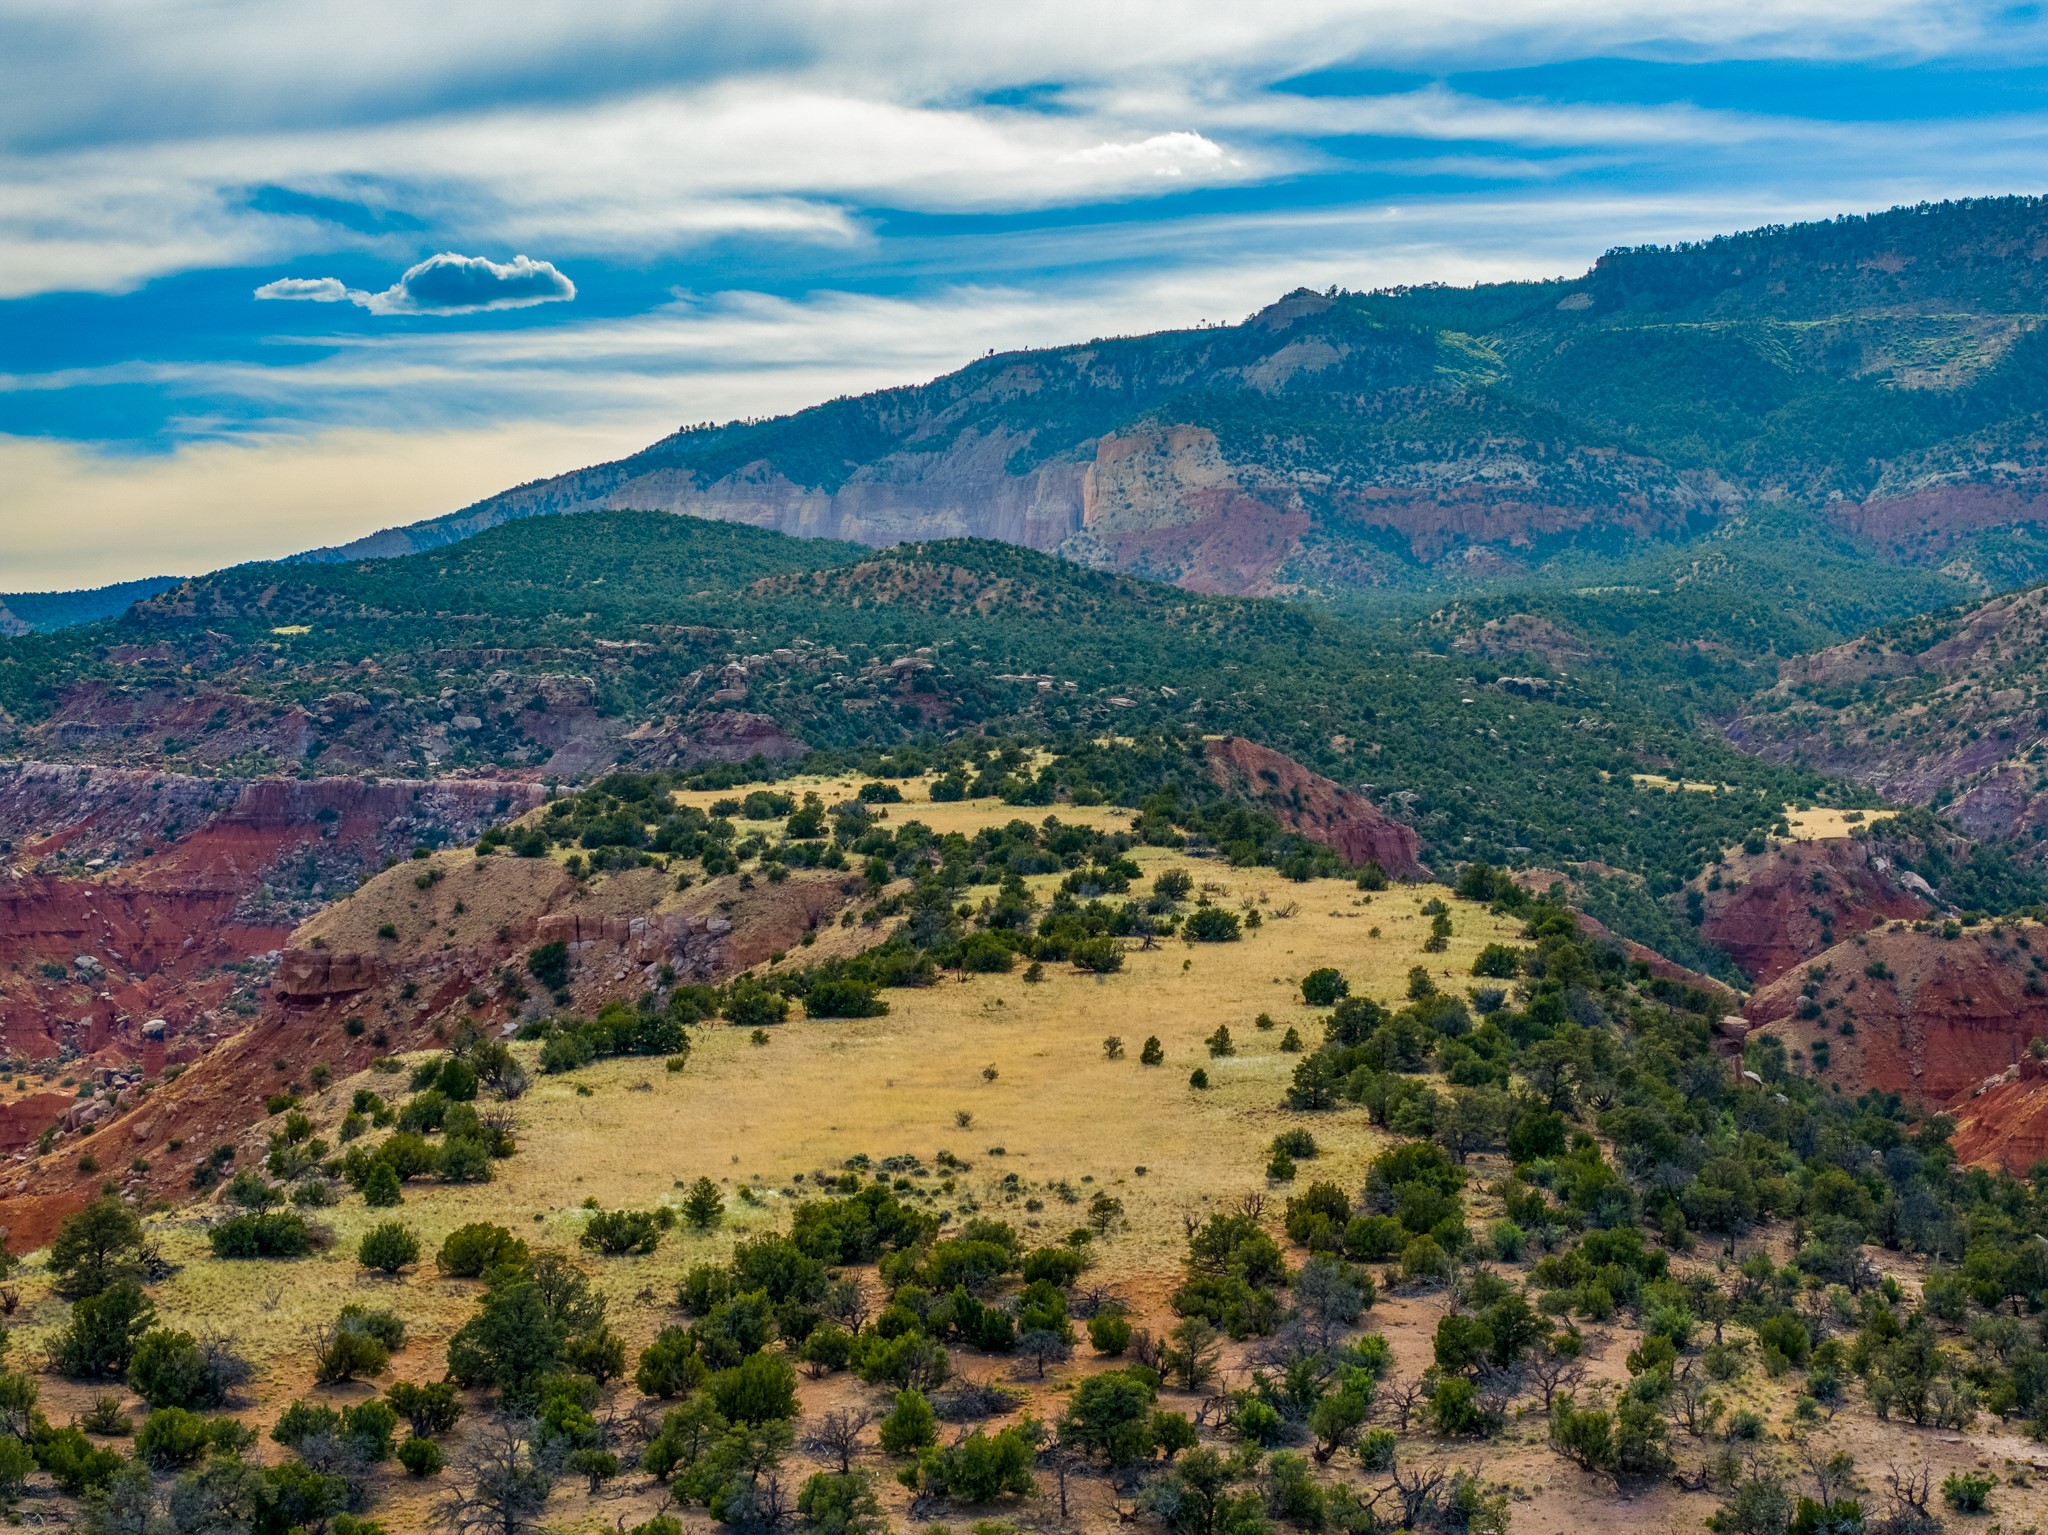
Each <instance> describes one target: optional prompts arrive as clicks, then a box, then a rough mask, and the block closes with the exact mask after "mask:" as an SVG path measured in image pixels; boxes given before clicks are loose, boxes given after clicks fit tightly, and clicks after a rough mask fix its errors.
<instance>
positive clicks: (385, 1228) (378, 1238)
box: [356, 1221, 420, 1274]
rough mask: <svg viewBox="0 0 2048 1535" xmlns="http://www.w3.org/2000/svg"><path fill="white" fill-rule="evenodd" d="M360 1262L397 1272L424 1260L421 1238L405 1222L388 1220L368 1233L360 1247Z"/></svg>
mask: <svg viewBox="0 0 2048 1535" xmlns="http://www.w3.org/2000/svg"><path fill="white" fill-rule="evenodd" d="M356 1261H357V1262H358V1263H360V1264H361V1265H362V1266H363V1267H364V1268H366V1269H376V1270H377V1271H378V1272H379V1273H384V1274H396V1273H397V1272H398V1271H399V1270H400V1269H402V1268H404V1267H405V1266H406V1265H407V1264H411V1263H417V1262H419V1261H420V1239H419V1238H418V1237H417V1236H415V1235H414V1234H413V1230H412V1228H411V1227H410V1226H408V1225H406V1224H405V1223H404V1222H403V1221H384V1222H382V1223H381V1224H379V1225H376V1226H373V1227H372V1228H371V1229H370V1230H369V1231H368V1232H366V1233H365V1234H364V1236H363V1240H362V1241H361V1243H359V1244H358V1245H357V1247H356Z"/></svg>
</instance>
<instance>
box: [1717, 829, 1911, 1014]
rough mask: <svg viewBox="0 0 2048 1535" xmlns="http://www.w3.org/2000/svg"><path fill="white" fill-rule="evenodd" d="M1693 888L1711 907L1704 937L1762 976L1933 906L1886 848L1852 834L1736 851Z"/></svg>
mask: <svg viewBox="0 0 2048 1535" xmlns="http://www.w3.org/2000/svg"><path fill="white" fill-rule="evenodd" d="M1913 878H1917V876H1913ZM1710 879H1712V880H1713V881H1715V882H1716V883H1715V885H1714V887H1713V888H1709V880H1710ZM1693 889H1695V890H1696V891H1698V892H1699V895H1700V900H1701V909H1702V911H1703V912H1704V913H1705V920H1704V921H1702V922H1701V923H1700V936H1701V937H1702V938H1705V939H1706V940H1707V941H1708V942H1710V943H1713V944H1715V945H1717V946H1718V947H1720V948H1721V949H1722V950H1723V951H1724V952H1725V953H1726V954H1727V955H1728V957H1729V958H1730V959H1732V960H1734V961H1735V963H1736V964H1737V965H1738V966H1739V967H1740V968H1741V970H1742V973H1743V974H1744V975H1747V976H1748V977H1749V978H1750V979H1751V980H1753V981H1757V982H1759V983H1767V982H1770V981H1774V980H1776V979H1777V978H1778V977H1779V976H1781V975H1783V974H1784V973H1785V972H1786V971H1787V970H1790V969H1792V968H1794V967H1795V966H1797V965H1799V964H1802V963H1804V962H1805V961H1806V960H1808V959H1810V958H1812V957H1813V956H1814V955H1816V954H1819V953H1820V952H1821V951H1822V950H1824V949H1827V948H1829V947H1831V946H1832V945H1834V944H1835V943H1836V942H1837V941H1838V940H1840V939H1843V938H1847V937H1849V936H1850V935H1851V934H1852V933H1860V932H1863V931H1865V930H1866V929H1869V928H1872V927H1875V926H1877V925H1878V924H1879V923H1881V922H1889V921H1897V920H1906V921H1912V920H1915V919H1917V918H1920V917H1924V916H1926V915H1927V914H1928V913H1929V912H1930V911H1932V910H1933V909H1934V908H1933V906H1932V905H1931V904H1930V903H1929V902H1928V901H1927V900H1926V899H1924V898H1923V897H1922V896H1921V895H1920V894H1919V893H1918V892H1916V891H1915V890H1913V889H1912V888H1910V885H1909V884H1908V883H1907V882H1906V880H1905V879H1902V877H1901V875H1900V872H1899V871H1898V869H1897V868H1896V866H1895V864H1894V863H1893V861H1892V860H1891V859H1890V858H1889V857H1888V856H1887V855H1886V854H1885V853H1883V852H1881V851H1879V850H1878V849H1877V848H1876V847H1874V846H1872V845H1870V844H1869V843H1866V842H1862V841H1858V840H1856V839H1854V838H1849V837H1832V838H1827V839H1825V840H1821V841H1812V842H1778V841H1773V842H1772V843H1771V844H1770V846H1768V847H1767V848H1766V849H1765V850H1764V851H1763V852H1761V853H1744V852H1741V851H1739V850H1738V851H1737V852H1734V853H1732V854H1730V855H1729V856H1728V860H1727V864H1726V866H1725V867H1722V868H1720V869H1717V870H1715V871H1714V874H1713V875H1712V876H1703V877H1701V878H1699V879H1696V880H1694V881H1693Z"/></svg>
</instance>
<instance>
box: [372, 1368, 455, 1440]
mask: <svg viewBox="0 0 2048 1535" xmlns="http://www.w3.org/2000/svg"><path fill="white" fill-rule="evenodd" d="M384 1400H385V1401H387V1402H389V1403H390V1404H391V1407H392V1410H393V1411H394V1412H396V1413H397V1414H398V1415H399V1416H400V1417H401V1418H403V1419H405V1421H406V1422H407V1423H408V1424H410V1425H411V1426H412V1432H413V1437H414V1438H416V1439H431V1438H433V1437H434V1436H435V1435H436V1434H445V1433H447V1432H448V1430H449V1429H451V1428H453V1427H455V1425H456V1423H457V1422H458V1421H459V1420H460V1419H461V1417H462V1398H461V1397H460V1396H458V1395H457V1394H456V1391H455V1387H454V1386H452V1385H451V1384H449V1383H448V1382H447V1381H445V1380H436V1381H428V1382H426V1383H424V1384H420V1383H416V1382H413V1381H409V1380H402V1381H399V1382H397V1383H396V1384H395V1385H393V1386H392V1388H391V1389H390V1390H389V1391H387V1392H385V1393H384Z"/></svg>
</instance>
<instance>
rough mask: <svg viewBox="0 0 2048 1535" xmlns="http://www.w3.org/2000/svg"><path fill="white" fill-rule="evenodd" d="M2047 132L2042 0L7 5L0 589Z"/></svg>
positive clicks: (192, 556)
mask: <svg viewBox="0 0 2048 1535" xmlns="http://www.w3.org/2000/svg"><path fill="white" fill-rule="evenodd" d="M2044 148H2048V21H2044V19H2043V17H2042V15H2041V12H2040V9H2039V7H2037V6H2033V5H2022V6H1973V5H1962V4H1926V3H1916V0H1859V3H1854V4H1850V3H1842V0H1792V3H1785V4H1776V5H1764V6H1759V5H1756V4H1754V3H1740V4H1738V3H1730V0H1721V3H1693V4H1686V3H1682V0H1681V3H1680V4H1677V5H1673V4H1669V3H1661V4H1649V3H1642V0H1570V3H1566V0H1539V3H1528V4H1524V3H1518V0H1490V3H1483V4H1482V3H1477V0H1447V3H1438V4H1432V5H1429V6H1417V5H1415V4H1413V3H1412V0H1401V3H1398V4H1397V3H1390V0H1369V3H1330V0H1293V3H1290V4H1287V5H1284V6H1252V5H1246V4H1243V3H1242V0H1228V3H1224V0H1181V3H1177V4H1171V5H1168V4H1154V3H1143V4H1119V3H1117V0H1090V3H1086V4H1082V3H1076V0H1049V3H1039V4H1033V3H1029V0H1019V3H1013V4H1009V5H1004V6H963V5H961V4H959V3H958V0H944V3H938V0H870V3H866V4H862V5H858V6H855V5H842V4H829V3H821V0H811V3H790V0H754V3H751V4H748V5H737V6H736V5H732V4H730V3H723V4H717V5H712V4H657V3H647V0H612V3H610V4H607V5H605V6H602V7H592V6H587V5H566V4H565V5H531V4H530V5H522V6H505V5H503V4H501V3H492V4H483V3H478V0H441V3H439V4H436V5H434V6H420V5H418V4H417V3H416V0H407V3H404V4H399V3H396V0H356V3H352V4H350V5H348V6H341V7H337V6H332V5H317V6H316V5H312V4H301V3H298V0H268V3H261V4H240V3H231V0H206V3H200V0H158V3H154V4H149V5H134V4H130V3H116V0H0V590H22V589H31V588H44V587H52V586H77V585H85V584H93V583H97V582H101V581H107V580H115V579H121V578H125V577H129V576H136V575H144V574H152V573H159V572H161V573H186V572H192V571H199V570H204V569H209V568H212V567H215V566H218V565H221V564H225V563H230V562H233V561H235V560H238V559H246V558H254V557H260V556H270V555H277V554H283V553H288V552H291V551H293V550H297V549H301V548H305V547H308V546H311V545H315V544H320V543H326V542H331V541H333V540H336V539H340V538H346V537H349V536H353V535H355V534H358V533H362V532H367V531H369V530H371V529H374V528H377V527H382V526H387V525H390V524H392V523H395V522H402V521H409V520H412V519H414V518H418V517H423V516H431V515H434V514H437V513H439V512H442V511H447V510H451V509H453V508H454V507H456V506H459V505H462V504H464V503H466V502H468V501H470V500H474V499H476V498H477V497H480V496H482V495H485V494H488V493H490V492H491V491H494V490H497V489H501V488H503V487H505V486H507V485H511V484H515V483H518V482H520V481H522V480H526V479H530V478H533V477H536V476H538V475H542V474H546V473H551V472H555V471H558V470H562V469H567V468H572V467H575V466H577V465H579V464H583V463H587V462H591V461H594V460H596V459H599V458H604V457H610V456H615V455H617V454H619V453H623V452H627V451H630V450H632V449H633V448H635V447H638V446H641V445H643V444H644V443H646V442H648V441H651V440H652V439H653V438H655V437H657V436H659V435H660V434H662V433H663V432H665V431H667V430H669V429H671V428H673V427H674V426H675V425H677V424H678V423H681V422H685V421H698V420H716V419H726V418H730V417H734V416H746V415H759V414H766V413H770V412H774V411H780V410H786V409H790V408H793V407H796V406H799V405H802V404H806V403H809V402H811V401H814V400H817V399H822V398H826V397H829V396H832V395H835V394H839V393H844V392H850V391H855V390H861V389H867V388H872V387H876V386H880V385H885V384H891V383H900V382H904V381H909V380H917V379H923V378H928V377H930V376H932V375H934V374H937V373H940V372H943V371H946V370H947V369H949V368H951V367H955V366H958V365H959V364H960V363H962V362H964V361H966V360H968V359H969V358H971V357H973V356H977V355H980V354H981V353H984V352H986V351H988V350H989V349H991V348H996V349H1008V348H1011V347H1019V346H1031V345H1044V344H1053V343H1057V342H1061V341H1066V340H1073V339H1080V338H1085V337H1088V336H1094V335H1103V334H1109V333H1120V332H1133V331H1143V330H1150V329H1156V328H1160V327H1165V326H1173V325H1184V324H1191V323H1194V322H1196V321H1198V320H1203V319H1209V320H1217V319H1237V318H1241V317H1242V316H1243V315H1244V314H1246V313H1248V312H1250V311H1251V310H1253V309H1255V308H1257V307H1258V306H1259V305H1261V304H1263V303H1265V302H1267V301H1269V300H1270V299H1272V298H1273V297H1275V296H1276V295H1278V294H1279V293H1281V292H1283V291H1285V290H1286V289H1287V288H1290V287H1294V286H1297V285H1300V284H1309V285H1312V286H1316V287H1323V286H1327V285H1328V284H1330V283H1333V282H1334V283H1340V284H1343V285H1345V286H1348V287H1365V286H1373V285H1377V284H1384V283H1394V282H1426V281H1449V282H1470V281H1474V280H1482V279H1489V278H1498V277H1509V276H1548V275H1556V274H1560V273H1570V272H1577V271H1581V270H1583V269H1584V268H1585V267H1586V266H1587V265H1588V264H1589V263H1590V262H1591V261H1592V260H1593V259H1594V258H1595V257H1596V256H1598V255H1599V253H1600V252H1601V251H1602V250H1604V249H1606V248H1608V247H1610V246H1614V245H1620V244H1634V243H1639V242H1642V241H1650V240H1658V241H1661V240H1670V239H1680V238H1686V237H1691V236H1699V235H1706V234H1712V233H1715V232H1719V231H1723V230H1728V229H1736V228H1743V227H1748V226H1752V225H1755V224H1758V223H1764V222H1774V221H1783V220H1790V219H1796V218H1805V217H1815V216H1823V215H1826V214H1829V213H1834V212H1845V211H1861V210H1865V209H1870V208H1878V207H1885V206H1889V205H1891V204H1893V203H1898V202H1911V201H1916V200H1919V199H1921V198H1933V197H1943V196H1954V195H1963V194H1975V193H1995V192H2015V191H2037V190H2043V189H2044V182H2048V177H2044V176H2043V174H2042V171H2041V166H2042V165H2043V163H2044V161H2043V150H2044Z"/></svg>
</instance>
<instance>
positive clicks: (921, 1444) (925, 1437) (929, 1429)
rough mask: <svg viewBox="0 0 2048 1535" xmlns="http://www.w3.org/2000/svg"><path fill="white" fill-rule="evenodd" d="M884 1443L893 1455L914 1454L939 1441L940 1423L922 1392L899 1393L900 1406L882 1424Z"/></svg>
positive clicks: (907, 1390)
mask: <svg viewBox="0 0 2048 1535" xmlns="http://www.w3.org/2000/svg"><path fill="white" fill-rule="evenodd" d="M880 1433H881V1444H882V1448H883V1450H884V1451H886V1452H887V1453H889V1454H891V1455H914V1454H916V1453H917V1452H918V1451H919V1450H922V1449H925V1448H926V1447H927V1446H930V1445H932V1444H936V1443H937V1442H938V1436H939V1434H938V1422H937V1420H936V1419H935V1418H934V1417H933V1415H932V1404H931V1403H930V1402H928V1401H926V1400H925V1395H924V1393H923V1392H922V1391H917V1390H909V1389H906V1390H903V1391H899V1392H897V1393H896V1405H895V1406H894V1407H893V1408H891V1409H890V1411H889V1413H888V1416H886V1417H884V1418H883V1419H882V1423H881V1430H880Z"/></svg>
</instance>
